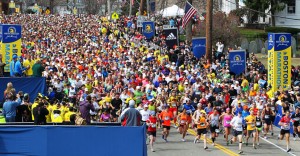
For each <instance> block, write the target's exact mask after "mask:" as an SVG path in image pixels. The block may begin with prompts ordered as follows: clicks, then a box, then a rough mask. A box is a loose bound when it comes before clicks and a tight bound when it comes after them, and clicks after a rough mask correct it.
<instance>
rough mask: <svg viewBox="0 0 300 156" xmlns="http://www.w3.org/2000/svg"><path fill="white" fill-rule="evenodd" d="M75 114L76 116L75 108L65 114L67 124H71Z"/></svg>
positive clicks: (70, 108)
mask: <svg viewBox="0 0 300 156" xmlns="http://www.w3.org/2000/svg"><path fill="white" fill-rule="evenodd" d="M74 114H76V113H75V112H74V108H73V107H69V111H68V112H67V113H65V116H64V121H65V122H70V117H71V116H72V115H74Z"/></svg>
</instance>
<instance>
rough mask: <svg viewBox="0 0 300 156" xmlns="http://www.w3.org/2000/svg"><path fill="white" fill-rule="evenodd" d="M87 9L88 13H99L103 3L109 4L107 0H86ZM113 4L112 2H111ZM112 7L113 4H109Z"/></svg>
mask: <svg viewBox="0 0 300 156" xmlns="http://www.w3.org/2000/svg"><path fill="white" fill-rule="evenodd" d="M84 4H85V10H86V12H87V13H88V14H98V13H99V11H100V8H101V6H102V5H104V4H105V5H106V6H107V1H106V0H84ZM111 4H112V3H111ZM107 7H111V6H107Z"/></svg>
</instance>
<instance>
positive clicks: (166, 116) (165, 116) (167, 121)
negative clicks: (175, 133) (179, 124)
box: [160, 105, 173, 142]
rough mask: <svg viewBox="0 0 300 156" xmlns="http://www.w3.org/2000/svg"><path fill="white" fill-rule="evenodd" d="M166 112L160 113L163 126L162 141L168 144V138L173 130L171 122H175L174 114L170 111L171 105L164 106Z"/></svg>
mask: <svg viewBox="0 0 300 156" xmlns="http://www.w3.org/2000/svg"><path fill="white" fill-rule="evenodd" d="M164 108H165V109H164V110H163V111H162V112H161V113H160V120H161V122H162V125H163V133H162V139H164V140H165V141H166V142H168V140H167V138H168V135H169V133H170V129H171V120H173V112H171V111H170V106H169V105H164Z"/></svg>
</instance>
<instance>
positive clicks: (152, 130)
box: [146, 112, 157, 152]
mask: <svg viewBox="0 0 300 156" xmlns="http://www.w3.org/2000/svg"><path fill="white" fill-rule="evenodd" d="M150 115H151V116H150V117H149V119H148V120H147V121H146V123H147V126H148V135H149V139H150V147H151V151H152V152H155V151H154V149H153V143H154V142H155V139H156V124H157V118H156V116H155V112H151V113H150Z"/></svg>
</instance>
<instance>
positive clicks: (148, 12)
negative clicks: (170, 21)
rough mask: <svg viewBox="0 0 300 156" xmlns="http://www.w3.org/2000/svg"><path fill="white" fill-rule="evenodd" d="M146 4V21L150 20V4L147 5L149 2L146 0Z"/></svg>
mask: <svg viewBox="0 0 300 156" xmlns="http://www.w3.org/2000/svg"><path fill="white" fill-rule="evenodd" d="M146 3H147V15H148V19H149V18H150V4H149V0H146Z"/></svg>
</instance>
